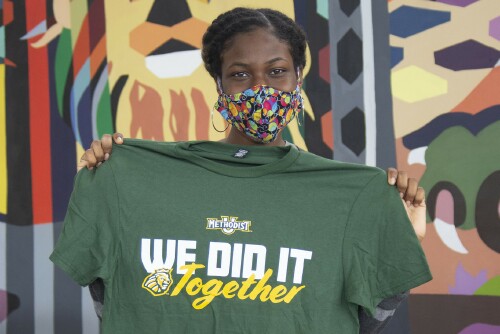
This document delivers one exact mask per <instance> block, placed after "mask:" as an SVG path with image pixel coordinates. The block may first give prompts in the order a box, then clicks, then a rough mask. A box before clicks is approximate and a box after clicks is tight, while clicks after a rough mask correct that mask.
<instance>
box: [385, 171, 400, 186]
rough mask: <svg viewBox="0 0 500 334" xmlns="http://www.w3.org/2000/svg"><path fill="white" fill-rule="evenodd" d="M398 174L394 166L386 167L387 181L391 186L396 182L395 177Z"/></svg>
mask: <svg viewBox="0 0 500 334" xmlns="http://www.w3.org/2000/svg"><path fill="white" fill-rule="evenodd" d="M397 176H398V170H397V169H396V168H392V167H389V168H387V182H388V183H389V184H390V185H391V186H393V185H395V184H396V178H397Z"/></svg>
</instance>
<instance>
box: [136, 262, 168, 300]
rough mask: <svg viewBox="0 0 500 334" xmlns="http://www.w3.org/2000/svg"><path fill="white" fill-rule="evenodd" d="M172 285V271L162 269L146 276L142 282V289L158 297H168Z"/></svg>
mask: <svg viewBox="0 0 500 334" xmlns="http://www.w3.org/2000/svg"><path fill="white" fill-rule="evenodd" d="M172 283H173V280H172V269H165V268H161V269H157V270H155V271H153V272H152V273H151V274H149V275H148V276H146V278H145V279H144V282H142V288H143V289H146V290H148V291H149V292H150V293H151V294H152V295H153V296H155V297H158V296H163V295H166V294H167V292H168V289H169V288H170V286H171V285H172Z"/></svg>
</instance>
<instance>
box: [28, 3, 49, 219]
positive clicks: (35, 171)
mask: <svg viewBox="0 0 500 334" xmlns="http://www.w3.org/2000/svg"><path fill="white" fill-rule="evenodd" d="M45 12H46V8H45V1H37V0H27V1H26V30H27V31H30V30H31V29H33V28H34V27H36V26H37V25H38V24H39V23H40V22H42V21H43V20H45ZM27 42H28V66H29V67H28V68H29V74H28V75H29V99H30V148H31V188H32V198H33V200H32V201H33V202H32V205H33V223H34V224H42V223H51V222H52V220H53V219H52V217H53V216H52V174H51V159H50V157H51V148H50V100H49V99H50V97H49V64H48V52H47V48H46V47H42V48H39V49H35V48H33V47H32V46H31V43H32V42H33V40H28V41H27Z"/></svg>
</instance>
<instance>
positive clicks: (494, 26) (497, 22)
mask: <svg viewBox="0 0 500 334" xmlns="http://www.w3.org/2000/svg"><path fill="white" fill-rule="evenodd" d="M489 33H490V36H491V37H493V38H495V39H497V40H499V41H500V16H497V17H496V18H494V19H493V20H491V21H490V28H489Z"/></svg>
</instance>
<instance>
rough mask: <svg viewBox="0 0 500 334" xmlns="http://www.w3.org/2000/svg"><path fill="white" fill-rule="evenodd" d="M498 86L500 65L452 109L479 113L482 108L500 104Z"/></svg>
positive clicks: (499, 83)
mask: <svg viewBox="0 0 500 334" xmlns="http://www.w3.org/2000/svg"><path fill="white" fill-rule="evenodd" d="M498 87H500V67H495V68H493V69H492V70H491V72H490V73H488V75H487V76H486V77H485V78H484V79H483V80H482V81H481V82H480V83H479V85H477V86H476V87H475V88H474V89H473V90H472V92H471V93H470V94H469V95H468V96H467V97H466V98H465V99H464V100H463V101H462V102H460V103H459V104H458V105H457V106H456V107H455V108H453V110H452V111H461V112H467V113H470V114H477V113H478V112H480V111H481V110H484V109H486V108H488V107H491V106H494V105H497V104H500V94H499V93H498Z"/></svg>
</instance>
